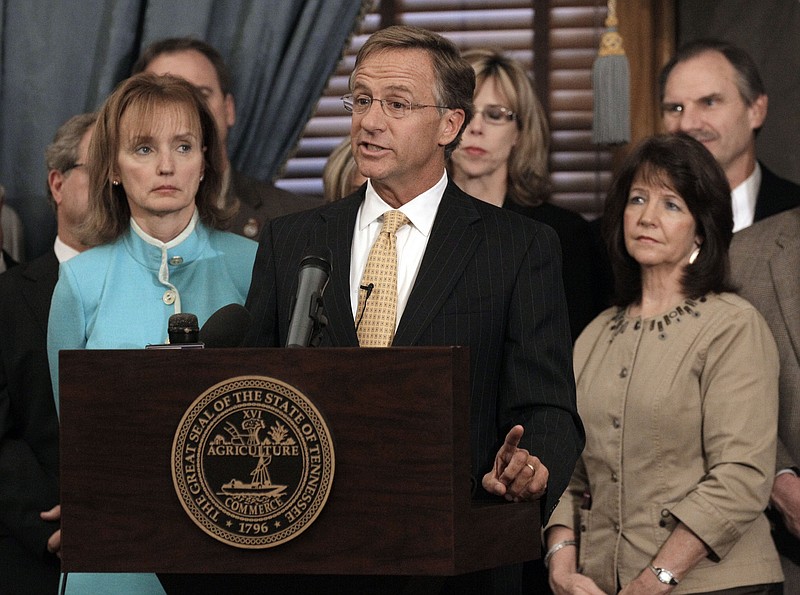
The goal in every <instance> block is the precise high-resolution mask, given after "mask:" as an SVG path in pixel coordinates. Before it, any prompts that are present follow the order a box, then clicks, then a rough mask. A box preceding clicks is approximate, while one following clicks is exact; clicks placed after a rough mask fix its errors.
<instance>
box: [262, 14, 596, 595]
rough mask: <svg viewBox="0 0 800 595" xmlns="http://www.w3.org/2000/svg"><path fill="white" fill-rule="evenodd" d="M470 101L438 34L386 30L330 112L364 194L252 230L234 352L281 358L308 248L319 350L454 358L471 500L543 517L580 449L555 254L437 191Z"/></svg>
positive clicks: (481, 586) (543, 237)
mask: <svg viewBox="0 0 800 595" xmlns="http://www.w3.org/2000/svg"><path fill="white" fill-rule="evenodd" d="M474 87H475V74H474V71H473V69H472V67H471V66H470V64H469V63H468V62H466V61H465V60H464V59H463V58H462V57H461V55H460V53H459V51H458V49H457V48H456V46H455V45H454V44H453V43H451V42H450V41H448V40H446V39H444V38H443V37H441V36H439V35H436V34H434V33H431V32H428V31H425V30H424V29H419V28H416V27H407V26H394V27H389V28H386V29H383V30H380V31H378V32H377V33H375V34H373V35H372V36H371V37H370V38H369V39H368V40H367V42H366V43H365V44H364V46H363V47H362V48H361V50H360V52H359V54H358V56H357V58H356V64H355V70H354V72H353V74H352V75H351V79H350V89H351V93H350V94H348V95H345V96H344V97H343V102H344V106H345V108H346V109H347V110H348V111H350V112H352V125H351V136H352V149H353V154H354V157H355V160H356V163H357V165H358V168H359V170H360V172H361V174H362V175H363V176H364V177H366V178H367V179H368V181H367V183H366V184H365V185H363V186H361V187H360V188H359V189H358V190H357V191H355V192H354V193H353V194H351V195H350V196H348V197H345V198H343V199H342V200H340V201H337V202H335V203H332V204H330V205H326V206H325V207H321V208H319V209H315V210H313V211H307V212H305V213H298V214H294V215H288V216H286V217H282V218H280V219H277V220H275V221H272V222H270V223H269V224H268V225H267V226H266V228H265V230H264V233H263V234H262V236H261V242H260V246H259V251H258V255H257V257H256V264H255V267H254V270H253V281H252V284H251V287H250V294H249V296H248V299H247V308H248V309H249V310H250V312H251V314H252V316H253V326H252V329H251V332H250V334H249V336H248V338H247V339H246V344H248V345H251V346H258V347H278V346H283V345H284V344H285V343H286V339H287V336H286V333H287V328H288V318H289V316H290V314H291V305H292V302H293V300H294V297H295V293H296V290H297V267H298V263H299V262H300V259H301V257H302V256H303V255H304V254H305V252H306V250H307V249H308V248H309V247H310V246H319V245H322V246H328V247H329V248H330V250H331V254H332V263H331V264H332V278H331V281H330V283H329V285H328V288H327V289H326V292H325V296H324V298H325V313H326V316H327V318H328V324H327V326H326V327H325V328H324V330H323V333H322V338H321V346H323V347H358V346H361V347H366V346H387V347H388V346H427V345H462V346H468V347H469V348H470V355H471V357H470V369H469V374H470V376H469V381H470V384H471V395H470V399H471V426H470V427H471V428H472V433H471V437H470V446H471V448H470V451H471V469H472V476H473V480H474V482H475V485H476V493H475V497H476V498H478V499H487V500H491V499H502V498H505V499H506V500H514V501H523V500H524V501H536V500H538V501H539V502H540V504H541V510H542V517H543V518H547V517H548V516H549V514H550V512H551V511H552V509H553V507H554V506H555V504H556V503H557V502H558V498H559V496H560V495H561V493H562V492H563V490H564V488H565V487H566V485H567V482H568V481H569V477H570V474H571V472H572V470H573V467H574V463H575V461H576V459H577V456H578V454H579V453H580V452H581V450H582V448H583V443H584V433H583V426H582V424H581V422H580V419H579V418H578V415H577V410H576V406H575V386H574V379H573V375H572V360H571V339H570V329H569V321H568V316H567V309H566V302H565V299H564V289H563V284H562V281H561V254H560V248H559V241H558V238H557V237H556V235H555V233H554V232H553V231H552V230H551V229H550V228H549V227H546V226H544V225H541V224H539V223H537V222H535V221H533V220H530V219H528V218H525V217H522V216H520V215H518V214H516V213H512V212H510V211H508V210H504V209H499V208H497V207H495V206H493V205H490V204H488V203H485V202H483V201H480V200H478V199H476V198H473V197H472V196H469V195H467V194H465V193H464V192H463V191H461V190H460V189H459V188H458V187H457V186H456V185H455V184H454V183H453V182H452V181H451V180H450V179H449V178H448V175H447V173H446V171H445V161H446V158H447V157H448V156H449V154H450V153H451V152H452V150H453V149H454V148H455V147H456V145H457V144H458V142H459V139H460V137H461V134H462V132H463V130H464V127H465V126H466V124H467V123H468V122H469V120H470V118H471V117H472V114H473V101H472V97H473V91H474ZM387 250H388V252H387ZM378 252H380V253H381V254H384V255H389V261H390V262H394V263H395V264H396V267H391V268H392V269H395V268H396V270H393V271H392V273H393V274H395V275H396V278H394V279H391V278H392V275H390V276H389V277H390V280H389V281H386V279H385V278H384V277H383V276H382V275H378V274H377V273H376V272H375V267H373V256H374V255H375V254H377V253H378ZM387 312H388V313H390V314H389V315H388V316H387V318H386V319H385V320H386V321H387V322H386V324H385V325H381V324H380V322H381V320H380V318H381V316H380V315H381V314H386V313H387ZM398 448H400V445H398ZM464 455H465V456H469V455H467V453H464ZM534 530H535V528H533V527H531V531H534ZM521 576H522V574H521V567H517V566H514V567H505V568H502V569H493V570H490V571H484V572H480V573H476V574H474V575H468V576H462V577H455V578H453V579H450V583H451V584H449V585H445V589H447V588H450V589H452V592H458V593H473V592H475V593H491V592H500V593H521V592H522V578H521ZM272 578H273V577H271V578H270V580H272ZM360 578H362V579H363V580H364V581H369V579H368V578H366V577H360ZM406 579H407V577H394V579H393V580H391V581H384V582H383V583H381V582H380V579H374V580H375V581H377V584H379V585H380V587H378V586H376V583H371V582H366V586H365V583H359V582H352V581H355V579H354V578H353V577H349V578H341V579H338V580H340V581H342V582H341V583H336V582H334V583H333V586H331V585H328V586H329V592H344V591H343V590H347V589H349V590H350V591H351V592H355V590H356V587H363V588H365V589H367V590H373V591H374V590H376V589H380V590H381V592H384V593H388V592H397V591H398V589H402V588H403V586H404V585H405V584H406V583H405V581H406ZM331 580H336V579H335V577H334V578H331ZM348 581H351V582H348ZM337 588H338V589H339V591H336V589H337ZM322 591H324V589H320V592H322ZM315 592H316V591H315ZM359 592H360V591H359ZM447 592H450V591H447Z"/></svg>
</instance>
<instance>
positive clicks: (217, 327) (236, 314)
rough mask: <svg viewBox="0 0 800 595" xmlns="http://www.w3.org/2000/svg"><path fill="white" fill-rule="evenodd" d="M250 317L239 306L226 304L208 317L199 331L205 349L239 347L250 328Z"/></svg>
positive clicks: (244, 309)
mask: <svg viewBox="0 0 800 595" xmlns="http://www.w3.org/2000/svg"><path fill="white" fill-rule="evenodd" d="M251 322H252V317H251V316H250V312H248V311H247V309H246V308H245V307H244V306H242V305H241V304H228V305H227V306H223V307H222V308H220V309H219V310H217V311H216V312H214V313H213V314H212V315H211V316H209V317H208V320H206V323H205V324H204V325H203V328H201V329H200V342H201V343H203V344H205V346H206V347H239V346H241V344H242V342H243V341H244V338H245V335H247V331H248V329H249V328H250V324H251Z"/></svg>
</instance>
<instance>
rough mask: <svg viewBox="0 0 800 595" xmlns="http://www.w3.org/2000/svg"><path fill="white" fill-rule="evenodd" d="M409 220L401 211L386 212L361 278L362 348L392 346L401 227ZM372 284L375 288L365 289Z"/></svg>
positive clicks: (360, 327) (359, 341)
mask: <svg viewBox="0 0 800 595" xmlns="http://www.w3.org/2000/svg"><path fill="white" fill-rule="evenodd" d="M406 223H408V217H406V216H405V215H404V214H403V213H401V212H400V211H387V212H386V213H384V214H383V226H382V227H381V232H380V234H379V235H378V238H377V239H376V240H375V243H374V244H373V245H372V249H371V250H370V251H369V257H368V258H367V266H366V267H364V275H363V276H362V277H361V290H360V291H359V295H358V309H357V310H356V314H357V316H356V320H360V323H359V325H358V343H359V345H361V347H389V345H391V344H392V339H394V329H395V321H396V317H397V235H396V234H397V230H398V229H400V228H401V227H403V226H404V225H405V224H406ZM365 287H371V289H364V288H365Z"/></svg>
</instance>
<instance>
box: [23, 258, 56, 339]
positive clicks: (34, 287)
mask: <svg viewBox="0 0 800 595" xmlns="http://www.w3.org/2000/svg"><path fill="white" fill-rule="evenodd" d="M22 266H25V270H24V272H23V274H22V276H23V278H24V279H25V281H26V282H25V283H22V284H21V285H22V288H21V293H22V299H24V300H25V302H26V304H27V305H28V307H29V308H30V310H31V312H33V317H34V318H35V319H36V322H37V323H38V324H39V326H40V327H41V329H42V331H43V332H44V333H45V334H47V319H48V317H49V315H50V300H51V298H52V297H53V289H55V286H56V281H58V259H57V258H56V255H55V252H53V251H52V250H51V251H50V252H48V253H47V254H45V255H44V256H42V257H41V258H37V259H36V260H34V261H32V262H30V263H29V264H27V265H22Z"/></svg>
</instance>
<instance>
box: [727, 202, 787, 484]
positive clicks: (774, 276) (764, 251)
mask: <svg viewBox="0 0 800 595" xmlns="http://www.w3.org/2000/svg"><path fill="white" fill-rule="evenodd" d="M730 256H731V272H732V274H733V280H734V282H735V283H736V284H737V285H739V286H740V287H741V290H740V292H739V293H740V294H741V295H742V297H744V298H745V299H747V300H748V301H750V302H751V303H752V304H753V305H754V306H755V307H756V308H757V309H758V310H759V311H760V312H761V314H762V315H763V316H764V318H765V319H766V320H767V324H769V328H770V330H772V334H773V335H774V337H775V342H776V343H777V344H778V351H779V353H780V362H781V372H780V412H779V415H778V458H777V468H778V469H785V468H787V467H791V466H793V465H794V466H800V431H798V428H800V208H795V209H792V210H790V211H785V212H783V213H781V214H779V215H775V216H773V217H769V218H767V219H764V220H763V221H761V222H759V223H756V224H755V225H752V226H750V227H748V228H746V229H743V230H742V231H740V232H738V233H736V234H734V236H733V242H732V244H731V252H730Z"/></svg>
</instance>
